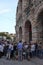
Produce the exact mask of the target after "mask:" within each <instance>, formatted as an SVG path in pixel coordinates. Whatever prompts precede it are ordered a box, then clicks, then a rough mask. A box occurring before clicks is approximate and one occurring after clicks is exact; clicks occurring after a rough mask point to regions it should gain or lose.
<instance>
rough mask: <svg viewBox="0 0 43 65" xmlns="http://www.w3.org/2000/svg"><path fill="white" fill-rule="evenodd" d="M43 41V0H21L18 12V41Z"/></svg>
mask: <svg viewBox="0 0 43 65" xmlns="http://www.w3.org/2000/svg"><path fill="white" fill-rule="evenodd" d="M19 40H22V41H23V42H24V41H27V42H30V41H31V40H33V41H38V42H39V41H42V42H43V0H19V1H18V6H17V12H16V41H17V42H18V41H19Z"/></svg>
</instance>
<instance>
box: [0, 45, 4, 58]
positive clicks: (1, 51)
mask: <svg viewBox="0 0 43 65" xmlns="http://www.w3.org/2000/svg"><path fill="white" fill-rule="evenodd" d="M3 49H4V47H3V45H1V44H0V58H1V57H2V55H3Z"/></svg>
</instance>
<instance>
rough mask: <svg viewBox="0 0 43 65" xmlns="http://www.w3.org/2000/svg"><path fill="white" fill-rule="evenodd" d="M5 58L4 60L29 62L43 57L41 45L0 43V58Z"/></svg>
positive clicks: (2, 41)
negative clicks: (24, 60)
mask: <svg viewBox="0 0 43 65" xmlns="http://www.w3.org/2000/svg"><path fill="white" fill-rule="evenodd" d="M3 56H5V57H6V59H12V58H14V59H17V60H19V61H21V60H23V59H27V60H30V59H31V58H33V57H43V46H42V43H41V42H40V43H37V42H32V41H31V42H30V43H27V42H24V43H23V42H22V41H19V42H18V43H17V44H14V43H13V42H12V41H4V40H1V41H0V58H1V57H3Z"/></svg>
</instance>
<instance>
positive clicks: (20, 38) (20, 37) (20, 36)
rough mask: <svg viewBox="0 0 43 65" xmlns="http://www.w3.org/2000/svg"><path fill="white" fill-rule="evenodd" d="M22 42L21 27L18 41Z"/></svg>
mask: <svg viewBox="0 0 43 65" xmlns="http://www.w3.org/2000/svg"><path fill="white" fill-rule="evenodd" d="M20 40H21V41H22V27H19V41H20Z"/></svg>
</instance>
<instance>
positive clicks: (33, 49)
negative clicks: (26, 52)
mask: <svg viewBox="0 0 43 65" xmlns="http://www.w3.org/2000/svg"><path fill="white" fill-rule="evenodd" d="M31 53H32V56H35V44H34V43H32V44H31Z"/></svg>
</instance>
